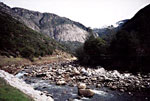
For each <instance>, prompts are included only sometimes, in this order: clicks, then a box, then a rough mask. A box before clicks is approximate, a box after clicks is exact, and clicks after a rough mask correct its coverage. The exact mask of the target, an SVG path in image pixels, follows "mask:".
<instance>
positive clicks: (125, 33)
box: [111, 5, 150, 71]
mask: <svg viewBox="0 0 150 101" xmlns="http://www.w3.org/2000/svg"><path fill="white" fill-rule="evenodd" d="M149 18H150V5H148V6H146V7H144V8H143V9H141V10H140V11H139V12H138V13H137V14H136V15H135V16H134V17H133V18H132V19H131V20H128V21H127V22H126V23H125V24H124V25H123V26H122V28H121V30H119V32H118V33H117V34H116V38H114V39H113V41H112V43H111V52H112V53H113V56H115V57H116V59H118V61H119V62H118V65H119V67H125V68H127V67H129V68H130V69H134V70H144V71H150V68H149V65H150V19H149ZM116 64H117V63H115V66H116ZM133 67H134V68H133ZM135 68H136V69H135Z"/></svg>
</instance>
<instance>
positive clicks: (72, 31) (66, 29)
mask: <svg viewBox="0 0 150 101" xmlns="http://www.w3.org/2000/svg"><path fill="white" fill-rule="evenodd" d="M0 10H2V11H4V12H6V13H8V14H10V15H11V16H12V17H13V18H15V19H17V20H19V21H20V22H22V23H24V24H25V25H27V26H28V27H29V28H32V29H33V30H35V31H37V32H40V33H43V34H47V35H48V36H50V37H51V38H53V39H55V40H57V41H60V42H63V41H64V42H66V41H71V42H74V41H75V42H76V41H77V42H81V43H83V42H84V41H85V40H86V37H87V36H88V35H89V32H88V28H87V27H85V26H84V25H83V24H81V23H79V22H75V21H72V20H70V19H68V18H65V17H60V16H58V15H56V14H52V13H40V12H38V11H31V10H27V9H24V8H18V7H14V8H10V7H9V6H7V5H5V4H4V3H2V2H1V3H0Z"/></svg>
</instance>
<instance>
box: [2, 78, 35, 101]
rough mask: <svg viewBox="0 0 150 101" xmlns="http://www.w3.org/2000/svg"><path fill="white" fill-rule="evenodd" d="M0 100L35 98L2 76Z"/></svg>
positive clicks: (11, 100) (31, 100) (24, 100)
mask: <svg viewBox="0 0 150 101" xmlns="http://www.w3.org/2000/svg"><path fill="white" fill-rule="evenodd" d="M0 101H33V99H32V98H30V97H28V96H27V95H25V94H24V93H22V92H21V91H20V90H18V89H16V88H14V87H12V86H10V85H9V84H7V83H6V82H5V80H3V79H2V78H0Z"/></svg>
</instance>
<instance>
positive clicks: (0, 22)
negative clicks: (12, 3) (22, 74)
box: [0, 11, 65, 58]
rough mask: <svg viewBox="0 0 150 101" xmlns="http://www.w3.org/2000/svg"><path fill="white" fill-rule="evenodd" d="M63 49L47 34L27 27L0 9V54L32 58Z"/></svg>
mask: <svg viewBox="0 0 150 101" xmlns="http://www.w3.org/2000/svg"><path fill="white" fill-rule="evenodd" d="M55 49H61V50H65V48H64V47H63V46H61V45H60V44H59V43H57V42H56V41H55V40H53V39H50V38H49V37H48V36H45V35H43V34H40V33H38V32H36V31H33V30H32V29H30V28H28V27H27V26H25V25H24V24H22V23H20V22H19V21H17V20H15V19H13V18H12V17H11V16H10V15H8V14H6V13H5V12H2V11H0V54H1V55H6V56H14V57H16V56H22V57H25V58H32V57H34V56H44V55H49V54H52V52H53V50H55Z"/></svg>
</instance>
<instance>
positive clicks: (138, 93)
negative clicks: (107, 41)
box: [16, 61, 150, 101]
mask: <svg viewBox="0 0 150 101" xmlns="http://www.w3.org/2000/svg"><path fill="white" fill-rule="evenodd" d="M16 76H17V77H19V78H22V79H23V80H24V81H25V82H26V83H28V84H30V85H32V86H33V87H34V89H37V90H40V91H44V92H47V94H50V95H51V96H52V97H53V98H54V100H56V101H60V99H61V98H64V100H62V99H61V101H66V100H73V99H74V100H75V99H80V100H87V101H88V100H92V101H95V99H97V100H100V99H104V101H111V100H112V99H114V100H115V101H130V100H131V99H132V100H136V99H137V98H138V101H143V100H149V99H150V96H149V93H150V74H141V73H138V74H137V75H133V74H132V73H120V72H118V71H117V70H113V71H107V70H105V69H104V68H103V67H100V66H98V67H96V68H89V67H83V66H80V65H79V64H77V63H75V62H70V61H61V62H55V63H50V64H44V65H38V66H37V65H30V66H25V67H24V69H23V70H22V71H20V72H19V73H18V74H17V75H16ZM78 83H85V84H86V85H87V86H88V88H90V89H92V90H94V91H95V95H94V96H93V97H92V98H90V99H87V98H84V97H79V96H78V91H77V85H78ZM99 92H101V93H99ZM102 92H103V93H102ZM71 94H72V95H71ZM103 95H108V96H109V97H108V96H107V97H104V96H103ZM111 96H113V97H111ZM119 99H121V100H119Z"/></svg>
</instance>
